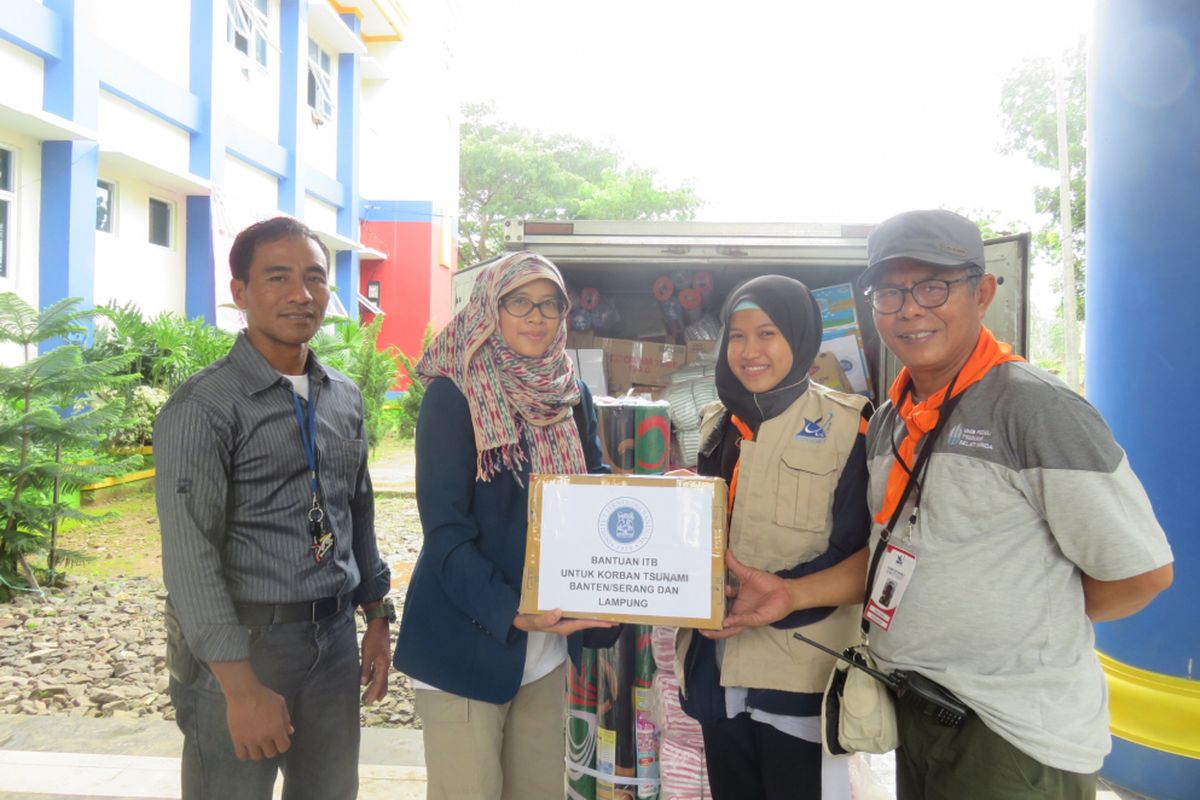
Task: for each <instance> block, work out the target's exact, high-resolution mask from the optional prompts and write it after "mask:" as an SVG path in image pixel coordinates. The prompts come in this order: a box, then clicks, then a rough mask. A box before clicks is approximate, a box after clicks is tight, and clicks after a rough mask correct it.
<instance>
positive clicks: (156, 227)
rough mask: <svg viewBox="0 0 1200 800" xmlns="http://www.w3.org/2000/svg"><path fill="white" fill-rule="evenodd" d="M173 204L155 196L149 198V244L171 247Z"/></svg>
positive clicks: (173, 225) (173, 231) (173, 223)
mask: <svg viewBox="0 0 1200 800" xmlns="http://www.w3.org/2000/svg"><path fill="white" fill-rule="evenodd" d="M174 228H175V205H174V204H173V203H169V202H167V201H166V200H159V199H158V198H157V197H151V198H150V244H156V245H158V246H159V247H171V246H172V245H173V235H174V233H175V230H174Z"/></svg>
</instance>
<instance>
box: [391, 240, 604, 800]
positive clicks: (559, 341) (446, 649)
mask: <svg viewBox="0 0 1200 800" xmlns="http://www.w3.org/2000/svg"><path fill="white" fill-rule="evenodd" d="M567 309H568V303H567V294H566V290H565V288H564V286H563V281H562V276H560V275H559V273H558V269H557V268H556V267H555V266H554V265H553V264H551V263H550V262H549V261H547V260H546V259H544V258H542V257H541V256H538V255H535V254H533V253H514V254H512V255H509V256H505V257H504V258H502V259H500V260H499V261H497V262H495V263H493V264H490V265H488V266H487V267H484V268H483V269H481V270H480V271H479V278H478V280H477V281H476V283H475V287H474V290H473V291H472V293H471V299H470V300H469V301H468V302H467V304H466V306H465V307H463V309H462V310H461V311H459V312H458V313H457V314H456V315H455V316H454V319H453V320H451V322H450V324H449V325H447V326H446V328H445V330H443V331H442V333H441V334H440V335H439V336H438V338H437V339H436V340H435V341H434V342H433V343H432V344H431V345H430V347H429V349H428V350H427V351H426V353H425V355H424V356H423V357H422V358H421V360H420V362H419V363H418V365H417V374H418V376H419V377H420V379H421V381H422V382H424V384H425V387H426V388H425V398H424V400H423V401H422V404H421V413H420V418H419V419H418V422H417V442H416V451H417V506H418V508H419V509H420V512H421V528H422V530H423V532H424V536H425V540H424V544H423V545H422V548H421V554H420V556H419V557H418V559H417V563H416V567H415V568H414V570H413V575H412V579H411V581H410V583H409V588H408V594H407V596H406V598H405V604H404V619H403V621H402V622H401V625H400V633H399V636H398V638H397V641H396V655H395V659H394V663H395V666H396V669H398V670H399V671H400V672H403V673H406V674H407V675H409V676H410V677H411V678H412V684H413V688H414V690H415V692H414V693H415V696H416V709H417V713H418V714H419V715H420V716H421V721H422V728H423V736H424V739H425V765H426V776H427V780H428V785H429V796H430V797H504V798H522V800H543V799H544V800H562V796H563V795H562V792H563V788H562V787H563V767H564V755H565V753H564V740H563V728H562V721H563V714H564V709H563V704H564V697H565V691H566V660H567V656H568V653H570V654H571V655H572V656H573V657H574V656H577V655H578V653H579V647H580V645H581V644H582V641H581V640H582V638H583V637H582V636H580V635H577V634H579V632H581V631H584V630H585V629H588V628H603V627H609V625H610V623H603V622H596V621H593V620H577V619H564V618H563V616H562V612H561V611H559V610H552V611H548V612H546V613H542V614H521V613H518V611H517V608H518V602H519V600H520V587H521V580H522V571H523V568H524V562H525V532H526V527H527V520H528V506H529V494H528V489H527V486H528V477H529V475H530V474H531V473H551V474H577V473H583V472H589V471H591V472H607V471H608V470H607V469H606V468H605V467H604V465H603V463H602V462H601V457H600V443H599V440H598V439H597V438H596V413H595V408H594V407H593V406H592V400H591V395H590V394H589V393H588V391H587V388H586V387H585V386H584V385H583V384H582V383H580V382H579V381H577V380H576V377H575V368H574V365H572V363H571V360H570V358H568V357H567V354H566V351H565V349H564V348H565V346H566V338H567V333H566V325H565V319H566V313H567ZM591 633H593V635H595V636H599V637H604V636H605V634H606V633H609V634H610V633H611V632H605V631H595V632H591ZM568 637H569V640H568ZM588 644H589V645H590V646H603V645H605V644H611V641H609V640H607V639H594V638H590V637H589V642H588Z"/></svg>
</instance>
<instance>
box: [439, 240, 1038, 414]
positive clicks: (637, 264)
mask: <svg viewBox="0 0 1200 800" xmlns="http://www.w3.org/2000/svg"><path fill="white" fill-rule="evenodd" d="M871 228H872V226H871V225H857V224H837V223H721V222H677V221H664V222H653V221H641V220H637V221H610V220H506V221H505V223H504V248H505V251H506V252H515V251H518V250H532V251H534V252H536V253H539V254H541V255H543V256H545V257H546V258H548V259H550V260H551V261H553V262H554V263H555V264H557V265H558V267H559V269H560V270H561V271H562V274H563V278H564V280H565V281H566V282H567V284H568V286H569V287H571V288H574V289H576V290H578V289H579V288H581V287H594V288H596V289H598V290H599V291H600V292H603V293H607V294H610V295H613V296H616V297H618V298H624V299H626V300H628V301H630V302H631V303H633V301H635V300H639V299H644V298H643V296H645V297H648V298H650V303H651V304H652V303H653V298H652V297H650V293H651V291H652V287H653V284H654V281H655V279H656V278H658V277H659V276H661V275H663V274H668V273H672V272H674V271H678V270H683V271H699V270H703V271H706V272H709V273H711V275H712V278H713V295H714V298H715V300H716V304H717V307H719V304H720V302H721V301H723V300H724V298H725V297H726V296H727V295H728V293H729V292H730V291H731V290H732V289H733V288H734V287H735V286H737V285H738V284H740V283H742V282H743V281H746V280H748V279H750V278H754V277H757V276H759V275H771V274H777V275H787V276H789V277H793V278H796V279H797V280H799V281H802V282H803V283H804V284H805V285H807V286H808V287H809V288H810V289H814V290H816V289H823V288H826V287H831V286H837V285H841V284H851V285H853V284H854V281H855V280H856V279H857V278H858V276H859V275H860V274H861V273H862V272H863V270H865V269H866V266H867V235H868V234H869V233H870V231H871ZM984 252H985V253H986V255H987V268H988V271H989V272H992V273H994V274H995V275H996V278H997V282H998V284H999V286H998V288H997V292H996V300H995V301H994V302H993V304H992V307H991V309H990V310H989V312H988V315H987V325H988V327H989V328H991V329H992V331H993V332H994V333H995V334H996V336H997V337H998V338H999V339H1001V340H1002V341H1007V342H1011V343H1012V345H1013V349H1014V351H1015V352H1017V353H1019V354H1021V355H1028V342H1029V308H1028V305H1029V234H1019V235H1016V236H1005V237H1003V238H998V239H993V240H990V241H988V242H985V250H984ZM488 263H490V262H484V263H481V264H477V265H474V266H471V267H467V268H465V269H462V270H459V271H458V272H457V273H456V274H455V275H454V278H453V298H454V310H455V311H457V310H458V309H459V308H461V307H462V305H463V304H464V303H465V302H466V301H467V298H468V297H470V293H471V289H472V287H473V286H474V283H475V280H476V278H477V277H478V275H479V272H480V270H482V269H483V268H484V267H486V266H487V264H488ZM853 300H854V305H855V311H856V316H857V324H858V326H859V329H860V332H861V336H862V344H863V350H864V353H865V356H866V359H867V361H868V363H869V371H870V373H871V375H870V377H871V386H872V388H873V390H874V391H873V395H874V399H875V401H876V403H878V401H879V400H880V398H881V397H883V396H884V395H885V394H886V391H887V387H888V386H890V385H891V381H892V379H893V378H894V377H895V375H896V373H897V372H899V369H900V365H899V363H898V362H897V360H896V359H895V358H894V357H893V356H892V355H891V354H890V353H889V352H888V351H887V349H886V348H884V347H882V346H881V345H880V342H879V335H878V333H877V332H876V330H875V325H874V322H873V320H872V318H871V310H870V306H869V305H868V304H867V302H866V298H865V297H864V296H863V295H862V293H861V292H859V291H857V289H855V290H854V292H853ZM635 305H636V304H635ZM626 338H629V339H638V338H641V337H640V335H638V334H637V333H632V334H626ZM657 338H660V339H661V337H657Z"/></svg>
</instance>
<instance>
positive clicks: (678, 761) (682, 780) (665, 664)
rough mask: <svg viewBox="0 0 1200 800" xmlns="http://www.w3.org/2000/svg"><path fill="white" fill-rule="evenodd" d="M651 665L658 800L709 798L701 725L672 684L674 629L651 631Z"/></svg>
mask: <svg viewBox="0 0 1200 800" xmlns="http://www.w3.org/2000/svg"><path fill="white" fill-rule="evenodd" d="M650 640H651V648H652V650H653V652H654V663H655V664H656V665H657V666H658V672H657V673H656V674H655V676H654V714H653V716H654V721H655V723H656V724H657V725H658V726H659V731H660V736H659V745H658V762H659V766H658V771H659V780H660V781H661V787H662V794H661V800H677V799H678V798H705V797H708V796H709V795H708V773H707V771H706V769H705V762H704V734H703V733H702V732H701V730H700V723H698V722H696V720H694V719H692V718H691V717H689V716H688V715H687V714H685V713H684V712H683V709H682V708H681V707H680V705H679V682H678V681H676V680H675V628H670V627H667V626H665V625H657V626H655V627H654V630H653V632H652V633H651V635H650Z"/></svg>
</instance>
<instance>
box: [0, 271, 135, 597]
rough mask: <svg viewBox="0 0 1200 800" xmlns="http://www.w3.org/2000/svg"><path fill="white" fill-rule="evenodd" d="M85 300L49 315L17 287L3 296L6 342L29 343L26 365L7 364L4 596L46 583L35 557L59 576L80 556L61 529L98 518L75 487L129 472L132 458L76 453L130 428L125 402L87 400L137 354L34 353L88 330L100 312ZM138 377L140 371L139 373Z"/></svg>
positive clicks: (2, 386) (116, 379) (61, 305)
mask: <svg viewBox="0 0 1200 800" xmlns="http://www.w3.org/2000/svg"><path fill="white" fill-rule="evenodd" d="M79 304H80V300H79V299H78V298H67V299H65V300H60V301H59V302H57V303H55V304H54V305H52V306H50V307H49V308H46V309H44V310H43V311H41V312H39V311H37V309H35V308H33V307H32V306H31V305H29V304H28V303H26V302H25V301H24V300H22V299H21V298H20V297H18V296H17V295H16V294H14V293H12V292H6V293H3V294H0V343H4V342H9V343H12V344H15V345H17V346H18V347H19V349H20V352H21V357H20V359H19V361H18V363H17V364H16V366H0V597H8V596H10V595H11V592H10V591H9V590H10V589H14V588H17V586H16V584H17V582H21V581H23V582H24V583H25V584H26V585H27V587H28V588H29V589H30V590H37V589H39V588H40V581H39V580H38V576H37V570H36V569H35V566H34V563H32V561H31V559H32V557H33V556H36V555H43V554H44V555H45V556H46V570H45V571H46V572H47V573H48V574H49V576H50V579H51V580H53V579H54V573H55V569H56V567H57V565H58V563H60V562H62V561H64V560H70V558H71V557H72V556H75V555H78V554H70V553H60V552H58V550H57V543H56V541H55V534H56V532H57V529H58V523H59V521H60V520H62V519H69V518H74V519H89V518H92V517H94V515H89V514H85V513H83V512H81V511H79V510H78V509H74V508H71V507H70V506H69V505H67V504H65V503H63V502H62V500H61V492H62V490H63V489H64V488H67V487H78V486H84V485H86V484H88V483H92V482H94V481H96V480H99V479H101V478H105V477H109V476H111V475H116V474H120V473H121V472H125V471H128V469H130V468H131V467H132V466H133V461H132V460H113V461H109V462H107V463H92V464H74V463H69V462H67V461H65V460H64V459H63V453H64V452H67V451H78V450H84V451H91V452H95V450H96V448H97V445H98V444H99V442H100V441H101V440H102V439H103V438H104V436H105V434H106V432H107V431H108V430H109V429H110V428H112V427H114V426H117V425H119V424H120V421H121V414H122V412H123V405H122V404H121V403H120V402H119V401H118V402H112V403H109V404H107V405H105V406H103V407H99V408H88V407H84V406H82V405H81V404H80V403H79V402H78V398H82V397H86V396H88V395H90V394H92V393H94V392H97V391H99V390H102V389H105V388H109V387H112V386H113V385H115V384H119V383H121V382H122V381H124V380H128V378H123V377H121V373H123V372H125V371H126V370H127V369H128V366H129V363H130V360H131V356H129V355H115V356H111V357H108V358H102V359H100V360H97V361H92V362H85V361H84V359H83V354H82V350H81V348H80V347H79V346H78V345H76V344H63V345H60V346H58V347H56V348H55V349H53V350H51V351H50V352H48V353H45V354H43V355H34V354H35V352H36V347H37V345H38V344H40V343H42V342H46V341H50V340H64V341H69V340H71V339H74V338H78V337H80V336H82V335H83V334H84V333H85V332H86V328H85V326H84V324H83V323H84V321H85V320H86V319H88V318H89V317H90V316H91V315H92V312H91V311H90V310H83V309H80V307H79ZM130 377H132V376H130Z"/></svg>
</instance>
